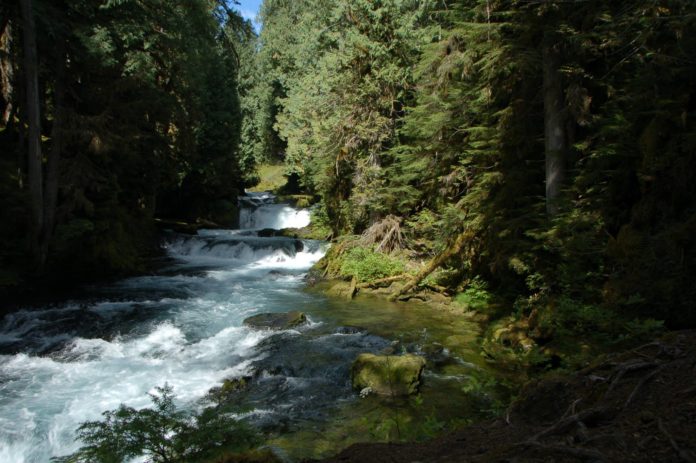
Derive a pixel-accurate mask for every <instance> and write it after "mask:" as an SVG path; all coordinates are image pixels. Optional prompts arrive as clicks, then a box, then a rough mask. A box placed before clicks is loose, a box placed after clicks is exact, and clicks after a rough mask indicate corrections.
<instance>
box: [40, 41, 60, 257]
mask: <svg viewBox="0 0 696 463" xmlns="http://www.w3.org/2000/svg"><path fill="white" fill-rule="evenodd" d="M58 57H59V61H58V66H59V67H58V72H57V73H56V80H55V84H54V86H53V127H52V128H51V152H50V155H49V157H48V164H47V166H46V184H45V186H44V223H43V230H42V233H41V253H40V256H39V257H40V259H39V265H40V266H41V267H43V265H44V264H45V263H46V258H47V257H48V249H49V246H50V243H51V239H52V238H53V230H54V228H55V221H56V206H57V204H58V171H59V169H58V167H59V164H60V157H61V152H62V150H63V137H64V128H63V124H64V122H65V108H64V106H63V100H64V99H65V98H64V97H65V71H66V69H65V67H66V58H65V52H64V47H63V46H62V44H61V45H59V51H58Z"/></svg>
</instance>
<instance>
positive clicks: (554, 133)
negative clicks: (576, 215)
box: [543, 32, 568, 217]
mask: <svg viewBox="0 0 696 463" xmlns="http://www.w3.org/2000/svg"><path fill="white" fill-rule="evenodd" d="M560 62H561V58H560V52H559V50H558V45H557V44H556V43H555V42H554V39H553V37H552V35H551V34H550V33H548V32H547V33H546V34H545V35H544V44H543V68H544V151H545V155H546V213H547V214H548V215H549V216H551V217H553V216H554V215H556V214H558V210H559V204H558V202H559V199H560V196H561V189H562V187H563V180H564V178H565V161H566V160H565V157H566V153H567V149H568V140H567V138H566V133H565V126H566V124H565V111H564V108H565V104H564V101H565V98H564V95H563V82H562V76H561V73H560V71H559V68H560Z"/></svg>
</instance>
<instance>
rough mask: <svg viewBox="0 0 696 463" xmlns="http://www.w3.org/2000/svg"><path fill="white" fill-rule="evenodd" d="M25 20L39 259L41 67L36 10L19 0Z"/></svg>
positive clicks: (34, 243) (34, 238) (34, 240)
mask: <svg viewBox="0 0 696 463" xmlns="http://www.w3.org/2000/svg"><path fill="white" fill-rule="evenodd" d="M20 6H21V8H22V22H23V26H24V31H23V39H24V40H23V41H24V45H23V46H24V78H25V81H26V97H27V101H26V104H27V108H26V115H27V122H28V124H29V134H28V139H29V140H28V149H27V155H28V161H27V177H28V182H29V195H30V198H31V233H30V237H29V239H30V243H29V244H30V247H31V249H32V251H33V253H34V257H35V259H36V260H37V263H39V262H38V261H40V249H39V240H40V237H41V230H42V228H43V182H42V175H41V174H42V172H41V169H42V167H41V117H40V114H39V107H40V102H39V69H38V59H37V55H36V29H35V27H34V11H33V7H32V1H31V0H20Z"/></svg>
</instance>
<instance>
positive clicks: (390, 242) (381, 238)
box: [360, 215, 404, 253]
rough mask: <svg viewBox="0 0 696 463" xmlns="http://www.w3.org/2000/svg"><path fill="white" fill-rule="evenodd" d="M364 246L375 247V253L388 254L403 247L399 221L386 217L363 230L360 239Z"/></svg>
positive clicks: (394, 217) (390, 216) (391, 216)
mask: <svg viewBox="0 0 696 463" xmlns="http://www.w3.org/2000/svg"><path fill="white" fill-rule="evenodd" d="M360 244H362V245H364V246H372V245H375V244H376V245H377V247H376V248H375V251H378V252H386V253H390V252H392V251H395V250H398V249H402V248H403V247H404V237H403V234H402V233H401V219H400V218H398V217H396V216H394V215H388V216H386V217H385V218H383V219H382V220H380V221H379V222H375V223H373V224H372V225H371V226H370V228H368V229H367V230H365V231H364V232H363V234H362V237H361V238H360Z"/></svg>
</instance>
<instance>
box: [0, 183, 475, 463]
mask: <svg viewBox="0 0 696 463" xmlns="http://www.w3.org/2000/svg"><path fill="white" fill-rule="evenodd" d="M273 200H274V198H273V197H272V196H271V195H268V194H262V193H255V194H250V195H249V196H247V197H245V198H242V200H241V201H242V205H243V207H242V209H241V213H240V224H241V229H240V230H201V231H199V233H198V234H197V235H196V236H190V235H177V234H171V235H169V236H168V237H167V238H166V239H165V242H164V246H165V248H166V251H167V254H168V256H169V260H168V262H167V264H166V265H164V266H163V268H162V269H161V270H160V271H158V272H157V274H155V275H149V276H140V277H135V278H129V279H125V280H122V281H120V282H117V283H115V284H112V285H108V286H105V287H99V288H92V289H90V290H89V291H87V292H86V294H88V295H86V296H85V297H84V299H81V300H72V301H68V302H64V303H61V304H56V305H54V306H50V307H39V308H27V309H25V310H20V311H18V312H14V313H11V314H8V315H6V316H5V317H4V319H3V320H2V323H1V324H0V462H2V463H19V462H28V463H29V462H30V463H35V462H36V463H39V462H47V461H49V459H50V458H51V457H52V456H62V455H65V454H68V453H71V452H73V451H75V450H76V449H77V448H78V447H79V443H78V442H75V430H76V428H77V426H78V425H79V424H80V423H81V422H84V421H86V420H95V419H99V418H100V415H101V413H102V412H103V411H105V410H109V409H114V408H116V407H117V406H118V405H119V404H121V403H124V404H126V405H129V406H133V407H136V408H139V407H145V406H149V405H150V401H149V397H148V393H152V392H153V391H154V388H155V387H157V386H162V385H164V384H165V383H166V384H169V385H170V386H172V387H173V389H174V393H175V394H176V396H177V400H178V401H179V405H181V406H184V407H195V406H197V401H198V400H199V399H200V398H202V397H203V396H205V395H206V393H207V392H208V391H209V390H210V388H212V387H214V386H217V385H220V384H221V383H222V381H223V380H224V379H226V378H234V377H240V376H247V375H248V376H253V378H254V380H253V384H252V385H251V387H250V388H249V390H248V391H246V392H244V393H243V394H241V396H240V399H239V400H240V408H242V409H244V410H245V413H244V415H243V416H245V419H247V420H250V421H251V422H252V423H253V424H254V425H255V426H257V427H258V428H259V429H261V430H263V431H264V432H266V433H267V435H275V436H277V438H276V439H275V447H274V448H276V450H277V451H278V452H279V453H280V454H281V455H282V454H283V453H284V452H286V451H287V452H289V453H286V455H289V456H290V457H291V458H297V457H298V456H299V457H304V456H317V455H321V454H327V453H330V451H331V450H334V451H335V450H338V449H337V448H336V449H335V448H333V447H334V446H336V445H346V444H347V443H348V442H349V441H350V440H346V438H345V436H348V435H350V436H351V439H369V438H370V436H371V435H370V434H369V433H370V432H372V430H371V429H370V428H369V426H368V428H365V423H364V422H361V423H357V424H355V423H352V422H350V417H351V416H356V413H357V416H360V419H362V420H363V421H364V420H365V419H367V418H365V417H368V416H369V415H370V414H373V415H375V414H376V415H375V416H373V417H372V419H373V420H375V421H377V422H379V421H380V420H382V418H381V415H380V413H382V408H380V407H382V404H381V403H380V402H379V401H378V400H377V399H374V400H375V401H373V402H370V400H367V401H360V400H359V399H358V398H357V394H356V393H355V392H354V391H352V390H351V388H350V376H349V368H350V363H351V361H352V359H354V358H355V357H356V355H357V354H359V353H360V352H378V351H380V350H383V349H385V348H389V347H390V346H391V345H392V344H393V334H394V333H395V332H399V333H412V336H411V338H412V340H418V339H421V340H423V339H424V338H423V336H426V333H425V330H422V326H423V325H424V324H426V325H427V324H430V325H432V326H435V327H440V329H442V327H445V328H446V329H449V330H454V331H455V335H454V336H452V335H451V334H452V333H450V332H443V333H440V336H439V338H438V339H445V338H446V339H447V341H448V342H450V341H451V342H450V344H453V345H467V343H469V342H470V341H471V339H472V335H471V333H468V331H467V330H468V329H469V327H468V326H464V327H462V326H459V325H457V326H455V325H452V323H453V322H452V321H451V320H450V321H448V320H444V321H443V320H440V319H438V320H435V319H432V317H434V315H433V314H432V311H429V310H427V309H424V310H423V311H421V312H419V311H418V310H419V309H418V307H417V306H415V305H414V306H409V307H406V308H404V307H403V305H398V304H396V305H395V304H388V303H386V302H384V301H379V302H377V303H372V305H370V303H367V305H365V304H366V303H365V302H363V303H361V302H359V301H353V302H351V303H349V302H347V301H343V300H340V301H338V300H331V299H328V298H326V297H325V296H324V295H322V294H321V293H320V292H307V291H304V290H303V286H304V280H303V278H304V276H305V275H306V272H307V270H308V269H309V268H310V267H311V265H312V264H314V263H315V262H316V261H317V260H318V259H320V258H321V257H322V255H323V253H324V250H325V246H326V245H325V244H324V243H322V242H318V241H312V240H298V239H292V238H284V237H271V238H262V237H259V236H258V233H257V232H258V231H259V230H261V229H267V228H274V229H281V228H286V227H303V226H305V225H307V224H308V223H309V211H307V210H297V209H294V208H292V207H290V206H288V205H282V204H274V203H273ZM288 310H301V311H304V312H306V313H307V314H308V315H309V323H308V324H307V325H305V326H303V327H301V328H298V329H297V330H288V331H285V332H280V333H278V332H269V331H259V330H253V329H250V328H247V327H245V326H243V324H242V321H243V320H244V319H245V318H246V317H249V316H251V315H254V314H257V313H263V312H286V311H288ZM356 316H357V318H356ZM356 320H357V321H356ZM414 320H415V321H414ZM355 323H359V324H360V326H363V327H367V328H368V329H357V328H352V327H346V326H345V325H353V324H355ZM390 336H391V337H392V339H390ZM447 336H449V337H447ZM472 355H473V354H472ZM471 362H476V356H475V355H473V356H472V357H471V358H466V355H464V356H463V357H462V358H457V359H456V362H454V363H453V364H452V363H451V362H450V365H449V366H445V367H443V368H444V369H442V368H441V369H440V370H439V371H438V370H437V369H435V370H434V371H431V372H430V373H429V375H430V376H429V378H428V379H427V381H426V385H429V387H430V388H431V389H430V390H431V391H435V390H437V391H440V398H441V399H442V400H444V402H442V403H440V404H438V403H437V399H433V401H432V403H433V404H434V405H433V406H434V407H436V408H437V409H441V410H448V412H449V411H451V410H452V407H451V406H450V405H448V401H450V400H452V397H453V396H452V393H454V394H456V393H457V391H460V390H461V385H460V383H459V382H460V381H461V379H462V377H463V376H462V372H464V373H466V372H467V371H469V370H470V369H473V368H475V367H474V366H473V363H471ZM452 378H455V379H454V380H452ZM438 381H440V383H442V382H443V381H444V383H442V384H445V386H444V387H443V385H442V384H440V383H438ZM447 384H449V385H454V388H451V387H450V388H449V389H448V387H447V386H446V385H447ZM426 389H427V387H426ZM452 391H454V392H452ZM426 396H427V390H426ZM345 404H349V405H350V404H353V405H350V407H348V408H346V407H343V408H341V407H342V405H345ZM356 407H357V408H356ZM360 407H362V409H361V408H360ZM355 410H357V412H356V411H355ZM341 413H348V415H346V416H347V417H348V418H346V419H345V420H344V419H343V417H342V415H341ZM457 413H458V414H461V413H462V411H461V410H459V411H457ZM455 414H456V413H455ZM409 419H410V418H409ZM331 420H333V422H345V424H344V425H342V426H345V428H342V429H337V430H335V432H334V434H335V436H339V437H335V436H333V435H332V434H331V432H327V430H326V429H325V428H324V425H325V424H326V423H328V422H329V421H331ZM378 424H379V423H378ZM350 426H357V427H356V428H354V429H351V428H350ZM372 426H374V423H373V424H372ZM362 431H366V432H368V434H360V432H362ZM303 439H304V441H303ZM321 439H325V440H326V442H324V443H323V444H322V445H324V448H320V447H319V444H318V442H319V441H320V440H321ZM336 440H338V441H340V442H336ZM303 442H304V443H303ZM272 445H273V443H272ZM302 445H304V447H302V448H299V449H298V446H300V447H301V446H302ZM293 447H294V450H293ZM310 447H311V448H310Z"/></svg>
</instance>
